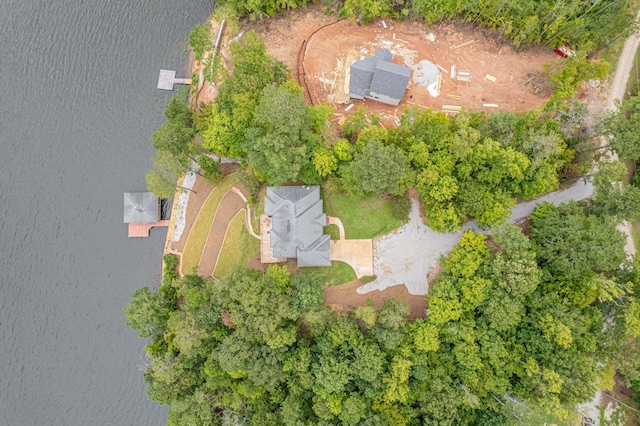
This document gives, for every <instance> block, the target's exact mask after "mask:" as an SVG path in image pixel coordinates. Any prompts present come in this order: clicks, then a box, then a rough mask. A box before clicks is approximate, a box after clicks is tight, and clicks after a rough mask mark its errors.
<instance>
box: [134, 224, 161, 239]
mask: <svg viewBox="0 0 640 426" xmlns="http://www.w3.org/2000/svg"><path fill="white" fill-rule="evenodd" d="M154 226H169V221H168V220H159V221H157V222H144V223H130V224H129V238H148V237H149V231H150V230H151V228H153V227H154Z"/></svg>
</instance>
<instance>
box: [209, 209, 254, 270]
mask: <svg viewBox="0 0 640 426" xmlns="http://www.w3.org/2000/svg"><path fill="white" fill-rule="evenodd" d="M245 214H246V213H245V212H244V211H239V212H238V214H236V216H235V217H234V218H233V220H231V222H229V226H228V227H227V233H226V235H225V239H224V243H223V244H222V250H221V251H220V257H218V263H216V269H215V271H214V273H213V276H214V277H216V278H218V279H222V278H224V277H225V276H227V275H228V274H229V273H230V272H231V271H232V270H233V269H234V268H235V267H236V266H247V263H248V262H249V260H251V258H252V257H254V256H256V255H258V254H260V241H259V240H257V239H256V238H253V237H252V236H251V235H250V234H249V231H248V230H247V226H246V224H245V222H246V220H245Z"/></svg>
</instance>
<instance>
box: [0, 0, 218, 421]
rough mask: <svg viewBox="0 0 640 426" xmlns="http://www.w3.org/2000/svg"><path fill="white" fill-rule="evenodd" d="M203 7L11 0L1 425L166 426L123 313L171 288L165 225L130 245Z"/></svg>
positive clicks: (5, 41) (2, 121)
mask: <svg viewBox="0 0 640 426" xmlns="http://www.w3.org/2000/svg"><path fill="white" fill-rule="evenodd" d="M212 10H213V4H212V2H210V1H207V0H155V1H151V0H137V1H130V0H110V1H98V0H54V1H50V0H4V1H3V2H2V12H1V13H0V90H1V91H0V259H2V264H1V267H0V425H8V426H22V425H25V426H31V425H82V426H87V425H110V426H112V425H127V426H128V425H135V426H137V425H154V426H155V425H162V424H166V408H164V407H159V406H157V405H156V404H155V403H153V402H151V401H149V400H148V398H147V396H146V393H145V388H146V384H145V383H144V380H143V377H142V373H141V371H140V369H139V365H141V364H142V360H143V354H144V352H143V346H144V341H142V340H140V339H138V338H137V336H136V334H135V333H134V332H133V331H131V330H129V329H128V328H127V327H126V326H125V325H124V314H123V313H122V308H123V307H124V306H125V305H126V304H127V302H128V300H129V295H130V294H131V292H133V291H134V290H135V289H136V288H138V287H141V286H152V287H156V286H157V285H158V282H159V279H160V262H161V251H162V246H163V242H164V238H165V232H166V231H165V230H158V229H156V230H153V231H152V232H151V238H148V239H128V238H127V230H126V226H125V225H124V224H123V223H122V221H123V218H122V209H123V207H122V205H123V195H122V194H123V193H124V192H126V191H142V190H144V189H145V182H144V174H145V172H146V171H147V170H148V168H149V167H150V165H149V157H150V156H151V154H152V151H153V147H152V144H151V134H152V133H153V131H154V130H155V129H156V128H157V127H158V126H159V125H160V124H161V123H162V122H163V118H164V117H163V109H164V106H165V105H166V104H167V103H168V102H169V99H170V97H171V93H169V92H161V91H159V90H157V89H156V82H157V78H158V72H159V69H160V68H161V67H163V68H169V69H176V70H178V74H186V57H185V48H186V39H187V35H188V33H189V30H190V29H191V28H192V27H193V25H194V24H196V23H198V22H203V21H204V20H205V19H206V18H207V16H208V15H209V14H210V13H211V11H212Z"/></svg>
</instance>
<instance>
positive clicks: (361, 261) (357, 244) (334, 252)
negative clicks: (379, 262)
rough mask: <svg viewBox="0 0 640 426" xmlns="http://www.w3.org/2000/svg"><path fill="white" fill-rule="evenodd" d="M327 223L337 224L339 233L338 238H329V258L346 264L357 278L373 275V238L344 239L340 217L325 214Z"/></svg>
mask: <svg viewBox="0 0 640 426" xmlns="http://www.w3.org/2000/svg"><path fill="white" fill-rule="evenodd" d="M327 224H329V225H335V226H337V227H338V231H339V233H340V239H339V240H331V249H330V253H331V260H332V261H334V260H337V261H340V262H344V263H346V264H348V265H349V266H351V267H352V268H353V270H354V271H355V273H356V277H358V278H362V277H366V276H369V275H373V240H371V239H369V240H347V239H345V237H344V235H345V234H344V225H343V224H342V221H341V220H340V218H337V217H332V216H327Z"/></svg>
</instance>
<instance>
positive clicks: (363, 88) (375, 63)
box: [349, 49, 411, 105]
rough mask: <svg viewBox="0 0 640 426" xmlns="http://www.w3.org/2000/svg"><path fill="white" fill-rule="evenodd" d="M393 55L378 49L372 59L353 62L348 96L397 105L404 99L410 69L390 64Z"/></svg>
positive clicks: (367, 58)
mask: <svg viewBox="0 0 640 426" xmlns="http://www.w3.org/2000/svg"><path fill="white" fill-rule="evenodd" d="M392 58H393V55H392V54H391V52H390V51H388V50H387V49H379V50H378V51H377V52H376V53H375V55H374V56H373V57H371V56H366V57H365V58H364V59H360V60H358V61H355V62H354V63H353V64H352V65H351V70H350V77H349V96H350V97H351V98H353V99H360V100H362V99H365V98H366V99H371V100H374V101H378V102H383V103H385V104H389V105H398V104H399V103H400V101H401V100H402V98H403V97H404V92H405V90H406V89H407V84H408V83H409V77H410V75H411V69H410V68H409V67H405V66H402V65H398V64H394V63H393V62H391V60H392Z"/></svg>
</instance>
